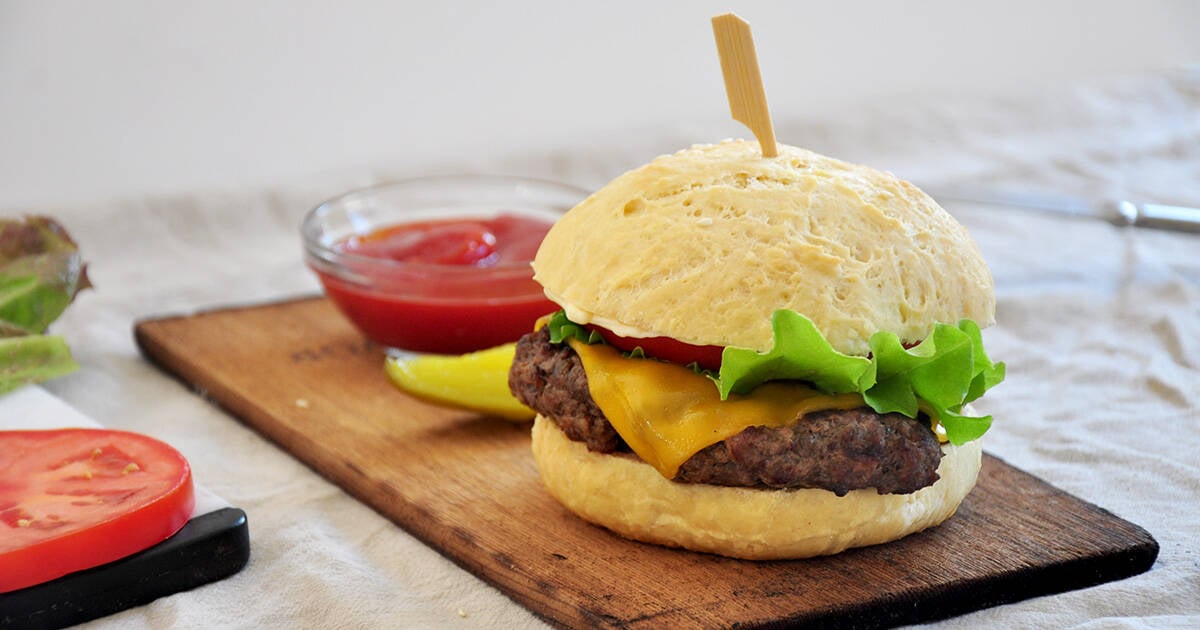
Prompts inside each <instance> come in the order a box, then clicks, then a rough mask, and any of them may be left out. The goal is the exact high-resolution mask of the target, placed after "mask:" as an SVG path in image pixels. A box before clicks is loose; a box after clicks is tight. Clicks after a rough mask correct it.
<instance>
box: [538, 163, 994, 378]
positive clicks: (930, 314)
mask: <svg viewBox="0 0 1200 630" xmlns="http://www.w3.org/2000/svg"><path fill="white" fill-rule="evenodd" d="M533 267H534V271H535V278H536V279H537V281H538V282H540V283H541V284H542V286H543V287H544V288H545V291H546V295H547V296H548V297H549V298H550V299H552V300H554V301H555V302H557V303H558V304H559V305H560V306H562V307H563V308H564V309H565V310H566V312H567V316H568V317H569V318H570V319H572V320H573V321H576V322H578V323H594V324H597V325H600V326H603V327H605V328H608V329H610V330H612V331H613V332H616V333H617V334H619V335H623V336H627V337H659V336H662V337H672V338H674V339H677V340H680V341H683V342H686V343H691V344H696V345H716V346H740V347H745V348H753V349H756V350H760V351H762V350H768V349H770V347H771V341H772V335H771V327H770V320H771V313H773V312H774V311H775V310H777V309H792V310H795V311H797V312H799V313H801V314H803V315H806V316H807V317H808V318H809V319H811V320H812V321H813V322H814V323H815V324H816V326H817V328H818V329H820V330H821V332H822V333H824V335H825V338H826V339H828V340H829V342H830V343H831V344H832V345H833V347H834V348H836V349H837V350H839V351H841V352H845V353H847V354H859V355H863V354H866V353H867V352H868V345H867V341H868V339H870V337H871V335H872V334H873V333H875V332H876V331H880V330H883V331H889V332H893V333H896V334H897V335H899V337H900V338H901V339H902V340H904V341H918V340H920V339H923V338H924V337H925V336H926V335H927V334H928V333H929V331H930V330H932V328H933V325H934V323H935V322H939V321H940V322H946V323H954V322H957V321H958V320H959V319H962V318H964V317H965V318H971V319H973V320H975V322H976V323H978V324H979V325H980V326H981V327H986V326H988V325H990V324H992V322H993V319H994V311H995V297H994V293H993V284H992V278H991V275H990V273H989V272H988V269H987V267H986V265H985V264H984V261H983V258H982V256H981V255H980V253H979V249H978V248H977V247H976V245H975V243H974V242H973V241H972V240H971V237H970V236H969V235H968V234H967V232H966V230H965V229H964V228H963V227H962V226H961V225H960V224H959V223H958V222H957V221H955V220H954V219H953V218H952V217H951V216H950V215H949V214H948V213H946V211H945V210H943V209H942V208H941V207H940V206H938V204H937V203H935V202H934V201H933V200H932V199H930V198H929V196H928V195H926V194H925V193H923V192H921V191H920V190H918V189H917V188H916V187H915V186H913V185H912V184H909V183H908V182H905V181H902V180H900V179H898V178H897V177H895V176H893V175H891V174H889V173H884V172H881V171H877V170H874V169H871V168H868V167H865V166H859V165H856V164H849V163H846V162H841V161H838V160H835V159H832V158H828V157H825V156H822V155H818V154H816V153H813V152H811V151H806V150H804V149H798V148H795V147H790V146H786V145H779V155H778V156H777V157H773V158H764V157H762V155H761V153H760V151H759V147H758V144H757V143H754V142H744V141H726V142H722V143H719V144H714V145H699V146H694V147H692V148H689V149H686V150H683V151H680V152H678V153H675V154H673V155H665V156H661V157H659V158H657V159H655V160H653V161H651V162H650V163H649V164H646V165H645V166H642V167H640V168H637V169H634V170H632V171H630V172H628V173H625V174H624V175H621V176H620V177H618V178H616V179H615V180H613V181H612V182H610V183H609V184H608V185H607V186H605V187H604V188H601V189H600V190H599V191H597V192H596V193H594V194H593V195H591V196H590V197H588V198H587V199H586V200H584V201H583V202H582V203H580V204H579V205H578V206H576V207H575V208H573V209H572V210H570V211H569V212H567V213H566V214H565V215H564V216H563V217H561V218H560V219H559V221H558V222H557V224H556V225H555V226H554V227H553V228H552V229H551V230H550V233H549V234H548V235H547V236H546V238H545V240H544V241H543V243H542V246H541V248H540V249H539V251H538V253H537V256H536V259H535V260H534V263H533Z"/></svg>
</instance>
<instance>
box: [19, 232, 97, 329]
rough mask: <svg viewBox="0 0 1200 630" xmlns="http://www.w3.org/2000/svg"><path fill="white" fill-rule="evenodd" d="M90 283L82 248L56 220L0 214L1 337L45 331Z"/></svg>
mask: <svg viewBox="0 0 1200 630" xmlns="http://www.w3.org/2000/svg"><path fill="white" fill-rule="evenodd" d="M90 286H91V283H90V282H89V281H88V277H87V267H86V265H85V264H84V263H83V261H82V259H81V258H80V255H79V249H78V247H76V245H75V242H74V241H73V240H71V237H70V235H68V234H67V232H66V230H64V229H63V228H62V226H61V225H59V224H58V223H57V222H55V221H54V220H53V219H49V218H46V217H28V218H26V219H24V220H16V219H0V336H4V337H13V336H21V335H37V334H41V333H43V332H45V331H46V328H47V327H49V326H50V323H51V322H53V321H54V320H56V319H58V316H59V315H62V313H63V311H64V310H66V308H67V306H68V305H69V304H70V303H71V301H72V300H74V299H75V294H76V293H78V292H79V291H80V290H82V289H85V288H88V287H90Z"/></svg>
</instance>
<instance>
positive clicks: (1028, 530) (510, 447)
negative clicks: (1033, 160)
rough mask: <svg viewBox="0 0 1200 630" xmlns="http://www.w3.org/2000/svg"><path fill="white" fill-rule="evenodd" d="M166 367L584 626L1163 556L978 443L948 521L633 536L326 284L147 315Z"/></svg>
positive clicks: (771, 616) (765, 617)
mask: <svg viewBox="0 0 1200 630" xmlns="http://www.w3.org/2000/svg"><path fill="white" fill-rule="evenodd" d="M135 335H136V338H137V342H138V344H139V346H140V347H141V349H142V351H143V352H144V353H145V355H146V356H147V357H148V358H149V359H151V360H152V361H154V362H155V363H157V364H158V365H159V366H161V367H162V368H163V369H164V370H166V371H168V372H170V373H172V374H174V375H176V376H177V377H178V378H179V379H180V380H182V381H183V382H184V383H186V384H188V385H189V386H191V387H193V388H195V389H196V390H197V391H199V392H202V393H204V394H205V395H206V396H208V397H210V398H211V399H213V400H215V401H216V402H217V403H218V404H220V405H221V406H222V407H224V408H225V409H227V410H228V411H229V412H230V413H232V414H233V415H234V416H236V417H237V418H239V419H240V420H242V421H243V422H245V423H246V424H248V425H250V426H251V427H253V428H255V429H256V430H257V431H259V432H260V433H261V434H262V435H264V436H266V437H267V438H269V439H271V440H273V441H275V442H277V443H278V444H279V445H281V446H282V447H283V448H284V449H286V450H287V451H288V452H290V453H292V454H293V455H294V456H295V457H297V458H298V459H300V460H301V461H303V462H305V463H306V464H308V465H309V466H311V467H312V468H313V469H315V470H316V471H317V472H319V473H320V474H322V475H324V476H325V477H326V478H328V479H330V480H331V481H333V482H334V483H336V484H338V485H339V486H341V487H342V488H344V489H345V490H346V491H347V492H349V493H350V494H352V495H353V496H355V497H357V498H358V499H359V500H361V501H363V502H364V503H366V504H367V505H370V506H371V507H372V508H374V509H375V510H376V511H378V512H379V513H380V514H383V515H384V516H386V517H387V518H389V519H391V520H392V521H393V522H395V523H396V524H397V525H399V526H401V527H403V528H404V529H406V530H408V531H409V532H411V533H412V534H413V535H415V536H417V537H419V538H420V539H421V540H423V541H425V542H426V543H427V544H429V545H430V546H432V547H434V548H435V549H437V550H439V551H440V552H441V553H443V554H445V555H446V556H447V557H449V558H451V559H452V560H454V561H455V562H457V563H458V564H459V565H461V566H462V567H463V568H465V569H467V570H468V571H471V572H472V573H474V574H476V575H478V576H479V577H480V578H482V579H484V580H486V581H488V582H489V583H491V584H493V585H495V586H496V587H497V588H499V589H500V590H502V591H503V592H505V593H506V594H508V595H509V596H510V597H512V598H513V599H514V600H516V601H518V602H520V603H521V604H523V605H525V606H527V607H528V608H529V609H530V610H532V611H533V612H534V613H536V614H538V615H540V616H542V617H543V618H545V619H547V620H549V621H551V622H553V623H556V624H561V625H566V626H589V627H595V626H599V627H644V628H661V627H670V628H680V627H716V626H721V627H729V626H738V627H754V626H761V625H765V624H780V623H787V624H800V623H815V624H820V625H829V626H847V627H874V626H889V625H897V624H903V623H913V622H919V621H927V620H932V619H938V618H944V617H949V616H952V615H957V614H961V613H964V612H968V611H972V610H977V609H980V608H984V607H988V606H994V605H997V604H1002V603H1006V602H1012V601H1017V600H1020V599H1024V598H1028V597H1033V596H1037V595H1044V594H1048V593H1056V592H1062V591H1065V590H1070V589H1076V588H1082V587H1085V586H1090V585H1094V584H1098V583H1101V582H1106V581H1109V580H1116V579H1121V578H1124V577H1128V576H1131V575H1135V574H1137V573H1141V572H1143V571H1146V570H1147V569H1149V568H1150V566H1151V565H1152V564H1153V562H1154V559H1155V557H1156V556H1157V554H1158V544H1157V543H1156V542H1155V541H1154V539H1153V538H1152V537H1151V536H1150V534H1149V533H1147V532H1146V531H1145V530H1143V529H1142V528H1140V527H1138V526H1136V525H1133V524H1131V523H1129V522H1127V521H1124V520H1122V519H1120V518H1117V517H1116V516H1114V515H1113V514H1111V513H1109V512H1107V511H1105V510H1103V509H1101V508H1099V507H1097V506H1095V505H1092V504H1090V503H1087V502H1085V501H1082V500H1080V499H1078V498H1076V497H1073V496H1071V495H1069V494H1067V493H1065V492H1063V491H1061V490H1058V489H1056V488H1054V487H1052V486H1050V485H1048V484H1046V483H1045V482H1043V481H1041V480H1039V479H1037V478H1035V477H1033V476H1031V475H1029V474H1027V473H1024V472H1022V471H1020V470H1017V469H1016V468H1013V467H1012V466H1009V465H1008V464H1006V463H1004V462H1003V461H1001V460H999V459H996V458H995V457H991V456H987V455H985V457H984V465H983V471H982V473H981V475H980V479H979V484H978V486H977V487H976V488H975V490H974V491H973V492H972V493H971V495H970V496H969V497H968V498H967V500H966V501H965V502H964V503H963V505H962V506H961V507H960V508H959V511H958V513H957V514H956V515H955V516H954V517H952V518H951V519H950V520H948V521H947V522H946V523H944V524H943V525H942V526H940V527H937V528H934V529H932V530H928V531H925V532H922V533H919V534H915V535H913V536H910V537H908V538H905V539H903V540H901V541H898V542H895V543H891V544H887V545H881V546H877V547H870V548H865V549H858V550H851V551H848V552H845V553H842V554H840V555H837V556H833V557H828V558H818V559H812V560H801V561H790V562H749V561H741V560H731V559H727V558H720V557H716V556H710V555H706V554H699V553H691V552H686V551H678V550H671V549H666V548H661V547H655V546H651V545H645V544H641V543H636V542H631V541H627V540H624V539H621V538H618V537H616V536H615V535H612V534H610V533H609V532H607V531H606V530H604V529H601V528H598V527H595V526H592V525H589V524H587V523H585V522H583V521H581V520H579V519H577V518H576V517H574V516H573V515H571V514H570V513H568V512H567V511H566V510H565V509H563V508H562V507H561V506H559V504H558V503H557V502H555V500H554V499H552V498H551V497H550V496H549V495H548V494H547V493H546V492H545V491H544V490H543V488H542V486H541V482H540V480H539V479H538V474H537V470H536V469H535V467H534V463H533V459H532V456H531V454H530V452H529V426H530V425H528V424H513V423H509V422H505V421H500V420H495V419H490V418H484V417H480V416H478V415H475V414H472V413H469V412H464V411H459V410H454V409H448V408H445V407H439V406H436V405H432V404H427V403H424V402H421V401H419V400H416V399H414V398H412V397H410V396H407V395H405V394H404V393H402V392H400V391H398V390H396V389H395V388H394V387H392V385H391V384H390V383H389V381H388V380H387V378H386V376H385V375H384V372H383V369H382V363H383V353H382V352H381V350H380V349H379V348H377V347H375V346H373V345H372V344H370V343H368V342H365V341H364V340H363V338H362V337H361V336H360V335H359V334H357V333H356V332H355V330H354V329H353V328H351V327H350V325H349V324H348V323H347V322H346V321H345V320H344V319H343V318H342V317H341V316H340V314H339V313H338V312H337V311H336V310H335V309H334V307H333V306H332V305H331V304H330V303H329V302H327V301H326V300H325V299H323V298H310V299H301V300H295V301H288V302H282V303H276V304H268V305H263V306H252V307H244V308H230V309H223V310H216V311H211V312H204V313H200V314H195V315H188V316H181V317H166V318H161V319H153V320H147V321H142V322H139V323H138V324H137V325H136V327H135Z"/></svg>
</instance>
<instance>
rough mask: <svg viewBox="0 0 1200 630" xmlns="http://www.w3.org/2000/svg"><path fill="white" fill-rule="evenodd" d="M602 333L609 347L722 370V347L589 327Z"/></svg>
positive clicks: (681, 363) (683, 363)
mask: <svg viewBox="0 0 1200 630" xmlns="http://www.w3.org/2000/svg"><path fill="white" fill-rule="evenodd" d="M589 328H591V329H593V330H595V331H596V332H598V333H600V336H601V337H604V341H605V342H607V343H608V345H610V346H612V347H614V348H617V349H618V350H622V351H625V352H632V351H633V350H634V348H641V349H642V352H645V353H646V356H648V357H654V358H656V359H662V360H663V361H670V362H671V363H678V364H679V365H691V364H693V363H696V364H698V365H699V366H700V367H702V368H704V369H706V370H713V371H716V370H719V369H721V353H722V352H724V351H725V348H723V347H721V346H696V345H692V344H690V343H684V342H682V341H678V340H675V339H672V338H670V337H622V336H620V335H618V334H616V333H614V332H613V331H611V330H608V329H606V328H603V327H600V326H589Z"/></svg>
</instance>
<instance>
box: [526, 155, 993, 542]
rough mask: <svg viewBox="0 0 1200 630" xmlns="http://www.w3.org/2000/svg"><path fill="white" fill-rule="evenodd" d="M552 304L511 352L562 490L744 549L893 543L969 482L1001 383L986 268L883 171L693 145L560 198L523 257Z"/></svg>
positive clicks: (643, 535) (587, 509)
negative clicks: (573, 199) (982, 409)
mask: <svg viewBox="0 0 1200 630" xmlns="http://www.w3.org/2000/svg"><path fill="white" fill-rule="evenodd" d="M533 267H534V273H535V278H536V280H537V281H538V282H539V283H541V284H542V286H543V287H544V289H545V292H546V295H547V296H548V297H549V298H550V299H551V300H553V301H554V302H555V303H556V304H558V305H559V306H560V307H561V309H562V310H561V311H559V312H557V313H555V314H554V315H553V316H550V317H547V318H544V319H543V320H542V321H541V322H539V327H538V329H537V330H536V331H535V332H532V333H530V334H528V335H526V336H525V337H524V338H522V339H521V341H520V342H519V343H518V344H517V353H516V358H515V360H514V362H513V365H512V369H511V372H510V374H509V386H510V388H511V389H512V391H513V393H514V394H515V395H516V396H517V398H519V399H520V400H521V401H522V402H524V403H525V404H527V405H528V406H530V407H532V408H533V409H534V410H536V411H537V413H538V415H537V418H536V419H535V421H534V427H533V452H534V458H535V460H536V462H537V466H538V469H539V472H540V475H541V477H542V480H543V482H544V484H545V486H546V488H547V489H548V490H549V492H550V493H551V494H552V495H553V496H554V497H555V498H557V499H558V500H559V501H560V502H561V503H562V504H563V505H565V506H566V507H567V508H568V509H569V510H571V511H572V512H574V513H576V514H578V515H579V516H581V517H582V518H584V519H586V520H588V521H591V522H593V523H596V524H598V525H601V526H603V527H606V528H608V529H610V530H612V531H614V532H616V533H618V534H620V535H622V536H625V537H628V538H632V539H635V540H641V541H646V542H651V543H657V544H661V545H668V546H676V547H684V548H687V549H692V550H696V551H703V552H709V553H715V554H721V555H726V556H732V557H738V558H749V559H782V558H803V557H809V556H816V555H824V554H833V553H837V552H840V551H842V550H844V549H847V548H850V547H859V546H864V545H872V544H877V543H883V542H887V541H891V540H895V539H898V538H901V537H903V536H906V535H908V534H910V533H913V532H916V531H920V530H922V529H925V528H927V527H931V526H934V525H937V524H939V523H941V522H942V521H944V520H945V519H946V518H948V517H950V515H952V514H953V513H954V511H955V510H956V509H957V507H958V505H959V503H960V502H962V500H963V498H964V497H965V496H966V495H967V493H968V492H970V490H971V488H972V487H973V486H974V485H975V480H976V476H977V475H978V472H979V468H980V460H981V450H980V446H979V438H980V436H981V435H982V434H983V433H984V432H985V431H986V430H987V429H988V426H989V425H990V423H991V418H990V417H988V416H982V415H978V414H977V413H976V412H974V411H973V410H972V409H971V408H970V406H969V405H968V403H970V402H971V401H972V400H974V399H976V398H978V397H979V396H980V395H982V394H983V392H984V391H986V390H987V389H988V388H989V387H991V386H993V385H995V384H996V383H998V382H1000V380H1002V379H1003V376H1004V365H1003V364H1002V363H992V362H991V361H990V360H989V359H988V357H987V355H986V353H985V352H984V349H983V344H982V340H981V336H980V332H979V331H980V327H986V326H988V325H990V324H991V323H992V322H993V316H994V310H995V297H994V291H993V282H992V278H991V275H990V273H989V272H988V269H987V266H986V265H985V263H984V261H983V258H982V256H981V255H980V253H979V249H978V248H977V247H976V245H975V244H974V242H973V241H972V240H971V238H970V236H969V235H968V234H967V232H966V230H965V229H964V228H963V227H962V226H961V225H960V224H959V223H957V222H956V221H955V220H954V219H953V218H952V217H951V216H950V215H949V214H947V213H946V212H945V211H944V210H943V209H942V208H941V207H939V206H938V204H937V203H935V202H934V201H933V200H932V199H930V198H929V197H928V196H927V195H926V194H925V193H923V192H921V191H920V190H918V189H917V188H916V187H914V186H912V185H911V184H909V183H907V182H904V181H901V180H900V179H898V178H896V177H895V176H893V175H890V174H888V173H883V172H880V171H876V170H873V169H870V168H867V167H863V166H858V165H854V164H848V163H846V162H841V161H838V160H834V159H831V158H828V157H824V156H821V155H818V154H816V153H812V152H809V151H805V150H802V149H797V148H793V147H788V146H780V147H779V155H778V156H777V157H770V158H765V157H763V156H762V154H761V152H760V150H759V147H758V144H757V143H753V142H744V141H727V142H722V143H719V144H715V145H703V146H695V147H692V148H690V149H686V150H684V151H680V152H678V153H675V154H673V155H666V156H662V157H659V158H657V159H655V160H653V161H652V162H650V163H649V164H647V165H645V166H642V167H640V168H637V169H635V170H633V171H630V172H628V173H625V174H624V175H622V176H620V177H618V178H617V179H615V180H613V181H612V182H611V183H609V184H608V185H607V186H605V187H604V188H602V189H600V190H599V191H597V192H595V193H594V194H592V195H591V196H590V197H589V198H587V199H586V200H584V201H583V202H582V203H580V204H579V205H578V206H576V207H575V208H573V209H572V210H570V211H569V212H567V213H566V214H565V215H564V216H563V217H562V218H561V219H560V220H559V221H558V223H557V224H556V225H555V226H554V227H553V228H552V229H551V230H550V232H549V234H547V236H546V238H545V240H544V241H543V243H542V245H541V248H540V249H539V250H538V253H537V256H536V257H535V260H534V262H533Z"/></svg>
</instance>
